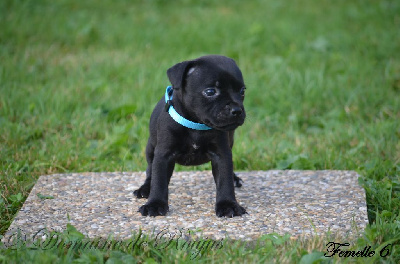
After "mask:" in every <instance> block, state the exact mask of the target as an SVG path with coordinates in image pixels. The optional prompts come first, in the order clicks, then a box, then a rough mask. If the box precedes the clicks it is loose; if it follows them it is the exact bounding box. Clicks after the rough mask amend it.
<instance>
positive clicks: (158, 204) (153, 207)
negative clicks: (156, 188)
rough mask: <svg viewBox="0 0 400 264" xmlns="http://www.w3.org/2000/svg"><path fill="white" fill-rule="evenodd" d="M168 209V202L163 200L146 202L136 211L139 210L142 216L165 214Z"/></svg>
mask: <svg viewBox="0 0 400 264" xmlns="http://www.w3.org/2000/svg"><path fill="white" fill-rule="evenodd" d="M168 211H169V207H168V203H166V202H163V201H153V202H147V203H146V204H145V205H142V206H141V207H140V208H139V210H138V212H140V213H141V214H142V215H143V216H147V215H148V216H157V215H166V214H167V212H168Z"/></svg>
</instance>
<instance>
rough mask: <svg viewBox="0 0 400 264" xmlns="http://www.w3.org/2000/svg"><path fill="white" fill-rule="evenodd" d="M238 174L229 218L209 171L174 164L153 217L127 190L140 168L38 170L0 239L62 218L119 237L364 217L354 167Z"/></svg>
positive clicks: (238, 231)
mask: <svg viewBox="0 0 400 264" xmlns="http://www.w3.org/2000/svg"><path fill="white" fill-rule="evenodd" d="M238 176H239V177H241V178H242V179H243V181H244V182H243V186H242V187H241V188H235V189H236V198H237V200H238V202H239V203H240V204H241V205H242V206H243V207H245V208H246V210H247V212H248V214H246V215H244V216H242V217H234V218H218V217H217V216H216V215H215V211H214V206H215V205H214V203H215V184H214V180H213V177H212V174H211V172H210V171H201V172H200V171H196V172H175V173H174V175H173V176H172V179H171V183H170V186H169V206H170V211H169V213H168V214H167V216H163V217H161V216H158V217H155V218H154V217H143V216H141V215H140V213H138V212H137V210H138V208H139V207H140V206H141V205H143V204H144V203H145V202H146V200H145V199H137V198H135V197H134V196H133V191H134V190H135V189H137V188H138V187H139V186H140V185H141V184H142V183H143V181H144V178H145V173H144V172H115V173H73V174H55V175H46V176H41V177H40V178H39V180H38V181H37V183H36V185H35V186H34V188H33V189H32V191H31V193H30V195H29V197H28V198H27V200H26V201H25V204H24V205H23V207H22V208H21V210H20V211H19V213H18V214H17V216H16V218H15V219H14V221H13V223H12V224H11V226H10V228H9V230H8V231H7V233H6V234H5V237H4V238H3V241H7V239H8V238H10V237H11V236H13V234H15V232H16V230H18V229H19V230H20V231H21V232H22V233H23V234H24V235H26V236H29V235H32V234H35V233H37V232H38V231H39V230H41V229H43V228H45V229H46V230H49V231H62V230H65V228H66V225H67V223H71V224H72V225H73V226H75V227H76V228H77V229H78V230H79V231H80V232H82V233H84V234H85V235H88V236H89V237H90V238H96V237H110V236H111V237H114V238H121V239H124V238H128V237H131V236H132V234H134V233H137V232H138V231H139V229H141V230H142V231H143V232H144V233H147V234H153V235H156V234H160V232H167V231H168V232H173V233H177V232H185V231H187V230H188V229H190V230H197V231H196V232H195V235H196V236H201V237H203V238H213V239H224V238H226V237H229V238H232V239H245V240H253V239H256V238H258V237H260V236H261V235H263V234H268V233H272V232H276V233H279V234H285V233H289V234H290V235H291V236H293V237H299V236H309V235H315V234H318V235H323V234H326V232H328V231H330V232H332V233H333V234H335V235H340V234H341V235H349V234H354V235H357V234H358V233H360V232H361V231H362V230H363V229H364V227H365V225H366V224H367V207H366V200H365V192H364V189H363V188H362V187H360V186H359V184H358V181H357V178H358V175H357V173H355V172H353V171H290V170H289V171H278V170H274V171H250V172H239V173H238ZM38 194H39V195H38ZM39 196H41V197H42V198H39ZM43 196H52V197H54V198H53V199H43V198H44V197H43ZM47 198H49V197H47ZM68 218H69V219H68Z"/></svg>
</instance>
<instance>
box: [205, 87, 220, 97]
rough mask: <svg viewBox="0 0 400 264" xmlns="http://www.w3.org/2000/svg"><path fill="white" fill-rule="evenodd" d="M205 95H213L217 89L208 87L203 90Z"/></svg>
mask: <svg viewBox="0 0 400 264" xmlns="http://www.w3.org/2000/svg"><path fill="white" fill-rule="evenodd" d="M203 93H204V94H205V95H206V96H214V95H216V94H217V90H216V89H214V88H208V89H205V90H204V91H203Z"/></svg>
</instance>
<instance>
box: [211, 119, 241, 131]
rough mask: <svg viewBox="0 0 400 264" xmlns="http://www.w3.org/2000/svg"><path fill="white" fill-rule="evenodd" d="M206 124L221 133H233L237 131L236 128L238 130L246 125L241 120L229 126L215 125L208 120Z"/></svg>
mask: <svg viewBox="0 0 400 264" xmlns="http://www.w3.org/2000/svg"><path fill="white" fill-rule="evenodd" d="M204 123H205V124H206V125H207V126H209V127H211V128H214V129H216V130H221V131H232V130H235V129H236V128H238V127H239V126H241V125H243V123H244V119H243V120H240V121H236V122H232V123H228V124H218V125H216V124H213V123H212V122H211V121H210V120H209V119H206V120H205V121H204Z"/></svg>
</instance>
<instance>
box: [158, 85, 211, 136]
mask: <svg viewBox="0 0 400 264" xmlns="http://www.w3.org/2000/svg"><path fill="white" fill-rule="evenodd" d="M172 97H173V88H172V87H171V86H168V87H167V90H166V91H165V111H167V112H168V113H169V115H170V116H171V117H172V119H174V120H175V121H176V122H177V123H179V124H181V125H182V126H184V127H187V128H191V129H194V130H210V129H212V128H211V127H209V126H206V125H205V124H200V123H195V122H192V121H190V120H187V119H186V118H184V117H183V116H181V115H180V114H178V112H176V110H175V108H174V107H173V106H172Z"/></svg>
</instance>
